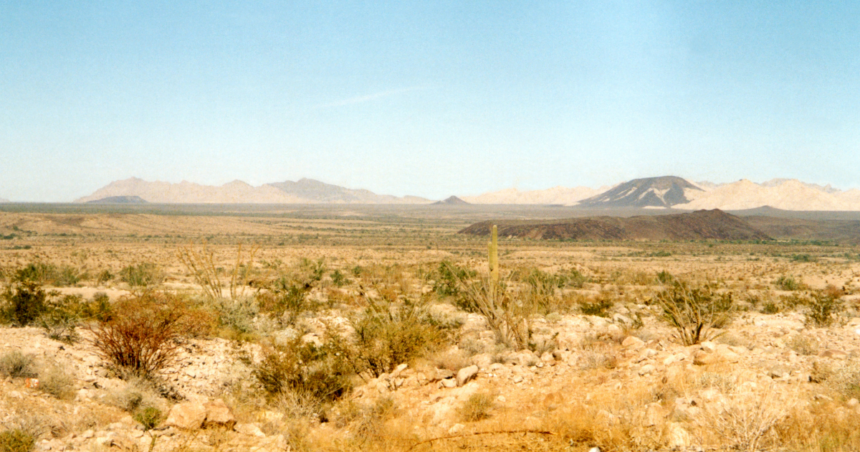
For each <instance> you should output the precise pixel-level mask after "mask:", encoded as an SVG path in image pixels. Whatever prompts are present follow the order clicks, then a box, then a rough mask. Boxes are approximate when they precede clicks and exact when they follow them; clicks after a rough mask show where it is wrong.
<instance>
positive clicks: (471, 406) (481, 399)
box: [460, 392, 494, 422]
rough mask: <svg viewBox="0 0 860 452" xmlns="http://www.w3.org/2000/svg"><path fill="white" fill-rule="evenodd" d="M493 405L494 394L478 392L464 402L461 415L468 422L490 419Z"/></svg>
mask: <svg viewBox="0 0 860 452" xmlns="http://www.w3.org/2000/svg"><path fill="white" fill-rule="evenodd" d="M493 406H494V403H493V396H492V395H490V394H487V393H484V392H476V393H474V394H472V395H471V396H469V398H468V399H466V401H465V402H463V406H461V407H460V417H461V418H462V419H463V420H464V421H466V422H475V421H481V420H484V419H488V418H489V417H490V412H491V411H492V410H493Z"/></svg>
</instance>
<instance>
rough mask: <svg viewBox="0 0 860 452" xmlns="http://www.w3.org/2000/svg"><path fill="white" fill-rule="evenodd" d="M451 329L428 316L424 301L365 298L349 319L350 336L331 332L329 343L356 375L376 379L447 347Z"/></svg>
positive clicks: (449, 326)
mask: <svg viewBox="0 0 860 452" xmlns="http://www.w3.org/2000/svg"><path fill="white" fill-rule="evenodd" d="M452 326H453V325H449V324H445V323H443V322H440V321H439V320H436V319H434V318H433V317H432V316H430V314H429V313H428V312H427V309H426V301H421V300H419V301H415V300H409V299H407V300H405V301H403V302H397V303H392V302H388V301H379V300H373V299H368V307H367V308H365V310H364V311H363V312H362V313H361V314H360V315H358V317H357V318H354V319H353V320H352V327H353V330H354V335H353V337H351V338H344V337H343V336H342V335H340V334H339V333H338V332H335V331H332V332H330V334H329V336H330V340H329V342H330V344H331V346H332V347H333V349H334V350H335V351H336V352H337V353H339V354H341V355H342V356H344V357H345V358H346V360H347V362H348V364H349V365H350V367H351V368H352V369H353V370H354V371H355V373H356V374H359V375H361V374H364V373H368V374H370V375H371V376H373V377H378V376H380V375H382V374H383V373H386V372H391V371H392V370H393V369H394V367H396V366H397V365H399V364H402V363H409V362H411V361H413V360H414V359H416V358H419V357H422V356H425V355H426V354H428V353H430V352H432V351H434V350H436V349H438V348H440V347H441V346H442V345H444V344H447V343H448V342H449V340H450V330H451V327H452Z"/></svg>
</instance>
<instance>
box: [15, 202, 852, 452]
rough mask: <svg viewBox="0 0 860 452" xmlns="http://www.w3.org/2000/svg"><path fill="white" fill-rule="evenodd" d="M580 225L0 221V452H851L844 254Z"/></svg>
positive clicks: (38, 208) (101, 217) (415, 218)
mask: <svg viewBox="0 0 860 452" xmlns="http://www.w3.org/2000/svg"><path fill="white" fill-rule="evenodd" d="M572 212H573V211H572V210H570V209H567V208H556V207H535V206H444V205H443V206H429V205H423V206H396V205H392V206H361V205H349V206H226V205H219V206H168V205H141V206H123V205H115V206H111V205H98V206H93V205H5V206H4V207H3V210H2V212H0V238H2V240H0V275H2V289H3V294H2V298H0V308H2V311H0V312H2V314H0V320H2V325H0V450H3V451H24V450H39V451H61V450H76V451H77V450H81V451H244V450H260V451H269V450H273V451H274V450H283V451H315V450H322V451H352V450H355V451H359V450H368V451H369V450H380V451H429V450H441V451H455V450H457V451H460V450H535V451H587V450H592V449H593V448H595V447H596V448H599V450H601V451H648V450H653V451H664V450H690V451H694V450H695V451H699V450H749V451H753V450H774V451H777V450H784V451H852V450H860V429H858V428H857V426H858V425H860V401H858V400H860V364H858V359H860V311H858V300H860V249H858V246H857V245H858V243H857V241H853V240H840V239H833V240H831V239H826V238H825V239H815V238H808V237H807V238H802V239H798V238H796V237H795V238H790V237H784V236H783V237H780V236H772V237H771V238H770V239H768V240H760V239H756V240H719V239H707V240H592V239H586V240H563V239H537V238H524V237H516V236H505V235H502V236H501V237H499V241H498V266H499V279H498V280H494V279H493V278H492V277H491V274H490V271H489V264H488V261H489V255H488V253H489V251H488V240H490V239H489V237H488V236H487V235H471V234H463V233H460V231H462V230H464V229H465V228H467V227H468V226H470V225H472V224H474V223H478V222H481V221H490V222H491V223H492V222H493V221H511V220H516V221H524V220H534V219H548V218H550V219H561V218H568V217H570V216H572V215H573V213H572ZM637 213H638V214H641V213H642V212H620V213H619V212H616V213H615V214H618V215H623V216H629V215H632V214H637ZM800 217H802V215H800ZM761 223H762V222H761V221H759V224H761Z"/></svg>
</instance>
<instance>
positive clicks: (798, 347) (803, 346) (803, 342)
mask: <svg viewBox="0 0 860 452" xmlns="http://www.w3.org/2000/svg"><path fill="white" fill-rule="evenodd" d="M786 345H788V348H790V349H792V350H794V351H795V352H796V353H797V354H798V355H804V356H810V355H817V354H818V341H817V340H815V339H814V338H811V337H809V336H805V335H802V334H798V335H795V336H794V337H792V338H791V339H790V340H789V341H788V344H786Z"/></svg>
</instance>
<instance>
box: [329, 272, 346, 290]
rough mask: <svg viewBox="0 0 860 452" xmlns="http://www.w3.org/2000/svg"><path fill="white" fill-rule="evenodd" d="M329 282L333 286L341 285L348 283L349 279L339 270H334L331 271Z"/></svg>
mask: <svg viewBox="0 0 860 452" xmlns="http://www.w3.org/2000/svg"><path fill="white" fill-rule="evenodd" d="M331 282H332V284H334V285H335V287H343V286H345V285H347V284H349V279H348V278H347V277H346V275H344V274H343V273H342V272H341V271H340V270H335V271H333V272H332V273H331Z"/></svg>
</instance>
